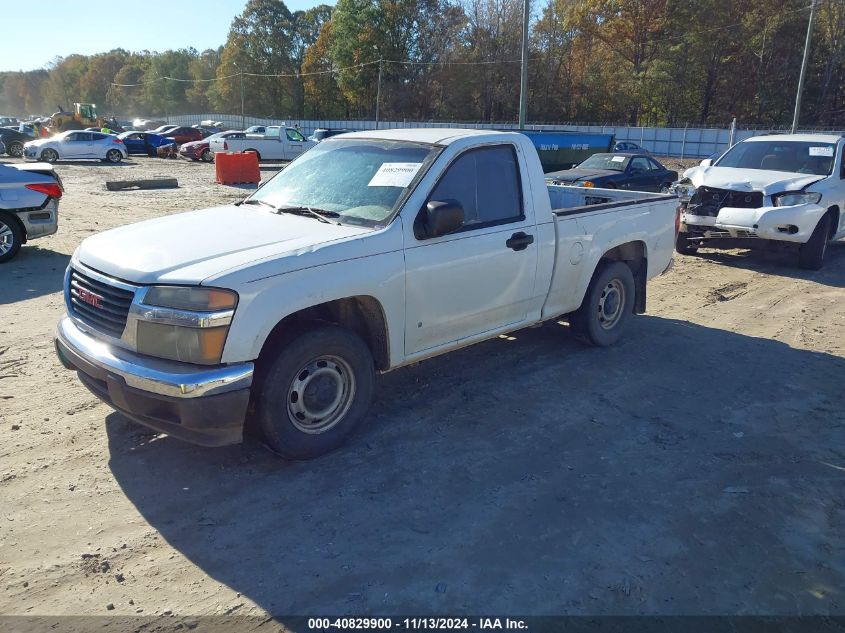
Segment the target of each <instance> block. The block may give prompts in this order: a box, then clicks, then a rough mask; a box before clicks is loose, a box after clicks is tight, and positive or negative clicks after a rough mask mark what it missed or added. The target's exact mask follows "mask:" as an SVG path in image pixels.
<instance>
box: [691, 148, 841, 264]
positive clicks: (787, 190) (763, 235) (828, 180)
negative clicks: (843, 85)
mask: <svg viewBox="0 0 845 633" xmlns="http://www.w3.org/2000/svg"><path fill="white" fill-rule="evenodd" d="M843 151H845V139H843V138H842V137H841V136H836V135H830V134H778V135H769V136H757V137H753V138H750V139H747V140H745V141H742V142H741V143H737V144H736V145H734V146H733V147H732V148H731V149H730V150H728V151H727V152H726V153H725V154H723V155H722V156H721V157H719V158H718V160H716V162H715V163H714V162H713V161H711V160H709V159H708V160H705V161H702V162H701V165H700V166H698V167H693V168H691V169H688V170H687V171H685V172H684V174H683V178H682V179H681V180H680V182H679V183H678V184H677V185H676V186H675V187H674V191H675V192H676V193H678V195H679V196H680V198H681V210H682V213H681V230H680V232H679V234H678V242H677V245H676V247H677V250H678V252H679V253H684V254H692V253H695V252H696V251H697V250H698V248H699V247H700V246H702V245H704V244H705V243H707V244H708V245H718V241H714V240H725V239H727V240H729V241H727V242H725V244H728V245H731V244H732V245H734V246H735V245H738V244H739V242H738V240H739V239H741V240H743V243H742V245H743V246H754V245H755V243H757V244H760V243H766V242H780V243H781V244H794V245H795V246H797V247H798V252H799V255H798V263H799V265H800V266H801V267H802V268H807V269H811V270H818V269H819V268H821V267H822V266H823V265H824V256H825V252H826V250H827V244H828V242H829V241H830V240H837V239H840V238H843V237H845V214H843V213H842V210H843V209H845V162H843V158H842V154H843Z"/></svg>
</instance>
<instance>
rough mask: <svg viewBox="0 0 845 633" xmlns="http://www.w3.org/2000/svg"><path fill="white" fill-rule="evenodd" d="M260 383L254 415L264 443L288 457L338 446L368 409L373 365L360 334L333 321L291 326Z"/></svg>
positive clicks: (293, 457) (305, 457)
mask: <svg viewBox="0 0 845 633" xmlns="http://www.w3.org/2000/svg"><path fill="white" fill-rule="evenodd" d="M278 350H279V351H278V352H277V356H276V358H275V359H274V360H272V361H271V363H270V364H269V366H268V368H267V371H266V374H265V376H264V378H263V381H262V383H261V384H260V385H259V387H258V389H259V391H258V398H257V403H256V405H257V406H256V417H257V421H258V425H259V427H260V428H261V430H262V432H263V434H264V437H265V439H266V440H267V443H268V444H269V445H270V447H271V448H272V449H273V450H274V451H276V452H277V453H279V454H281V455H283V456H284V457H288V458H290V459H308V458H311V457H317V456H318V455H322V454H324V453H327V452H329V451H332V450H334V449H336V448H337V447H339V446H340V445H341V444H343V442H344V441H345V440H346V439H347V438H348V437H349V435H350V434H351V433H352V431H353V430H354V429H355V427H356V426H357V425H358V423H359V422H360V421H361V419H362V418H363V417H364V415H366V413H367V410H368V409H369V406H370V401H371V400H372V396H373V390H374V385H375V365H374V362H373V357H372V354H371V353H370V350H369V348H368V347H367V345H366V344H365V343H364V341H363V340H361V338H360V337H359V336H357V335H356V334H354V333H353V332H350V331H349V330H346V329H343V328H341V327H338V326H335V325H316V324H315V325H314V326H312V327H310V328H309V327H305V328H302V329H299V330H298V331H296V332H292V333H291V335H290V336H289V337H288V339H287V341H286V342H284V343H283V344H282V345H280V346H279V347H278Z"/></svg>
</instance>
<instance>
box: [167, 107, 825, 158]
mask: <svg viewBox="0 0 845 633" xmlns="http://www.w3.org/2000/svg"><path fill="white" fill-rule="evenodd" d="M205 120H213V121H221V122H222V123H224V124H225V126H226V127H227V128H230V129H241V124H242V122H241V116H240V115H239V114H187V115H181V116H174V117H169V118H168V122H169V123H174V124H179V125H195V124H197V123H199V122H200V121H205ZM281 124H286V125H291V126H293V125H296V126H299V128H300V129H301V130H302V132H303V133H304V134H306V135H308V134H311V132H313V131H314V130H315V129H317V128H343V129H348V130H374V129H376V127H378V128H381V129H391V128H408V127H464V128H477V129H496V130H515V129H518V125H517V124H516V123H456V122H451V123H448V122H447V123H441V122H433V121H380V122H379V123H378V125H376V122H375V121H347V120H342V119H338V120H304V119H287V120H285V121H281V120H278V119H263V118H259V117H251V116H247V117H244V119H243V125H244V127H249V126H250V125H281ZM526 129H527V130H532V131H545V132H583V133H591V134H613V135H615V136H616V140H617V141H632V142H634V143H637V144H639V145H640V146H641V147H644V148H645V149H647V150H648V151H650V152H652V153H653V154H656V155H657V156H676V157H681V158H707V157H708V156H710V155H711V154H715V153H716V152H720V153H721V152H723V151H725V150H726V149H727V148H728V146H729V144H730V130H729V129H728V128H724V129H721V128H692V127H690V128H683V127H681V128H666V127H624V126H610V125H608V126H605V125H578V124H573V125H526ZM807 131H808V132H809V131H813V130H807ZM767 133H768V131H767V130H742V129H737V130H736V132H735V133H734V142H735V143H736V142H738V141H741V140H743V139H746V138H750V137H752V136H759V135H761V134H767ZM828 133H835V134H840V133H841V132H828Z"/></svg>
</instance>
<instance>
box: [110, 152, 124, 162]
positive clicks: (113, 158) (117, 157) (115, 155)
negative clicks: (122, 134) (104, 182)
mask: <svg viewBox="0 0 845 633" xmlns="http://www.w3.org/2000/svg"><path fill="white" fill-rule="evenodd" d="M106 160H107V161H108V162H110V163H119V162H120V161H122V160H123V154H122V153H121V152H120V150H119V149H110V150H109V151H107V152H106Z"/></svg>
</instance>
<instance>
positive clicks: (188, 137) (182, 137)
mask: <svg viewBox="0 0 845 633" xmlns="http://www.w3.org/2000/svg"><path fill="white" fill-rule="evenodd" d="M163 136H165V137H166V138H169V139H171V140H173V142H174V143H176V144H177V145H181V144H182V143H190V142H191V141H200V140H202V139H204V138H205V137H206V136H208V132H205V131H203V130H198V129H197V128H195V127H186V126H184V125H182V126H180V127H177V128H174V129H172V130H170V131H169V132H165V133H164V134H163Z"/></svg>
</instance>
